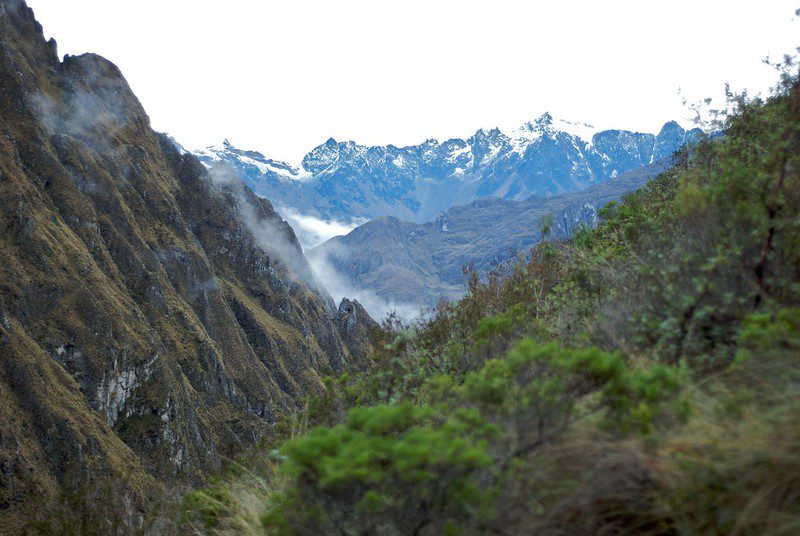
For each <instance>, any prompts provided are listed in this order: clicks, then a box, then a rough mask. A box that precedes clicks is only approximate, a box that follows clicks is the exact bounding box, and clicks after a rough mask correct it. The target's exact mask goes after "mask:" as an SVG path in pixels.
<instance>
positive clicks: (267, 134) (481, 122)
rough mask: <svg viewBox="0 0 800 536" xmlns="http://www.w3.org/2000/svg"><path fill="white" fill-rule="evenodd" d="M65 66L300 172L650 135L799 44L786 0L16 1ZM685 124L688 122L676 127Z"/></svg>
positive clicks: (193, 128) (750, 79)
mask: <svg viewBox="0 0 800 536" xmlns="http://www.w3.org/2000/svg"><path fill="white" fill-rule="evenodd" d="M28 4H29V5H30V6H31V7H32V8H33V9H34V10H35V12H36V15H37V18H38V19H39V21H40V22H41V23H42V25H43V26H44V31H45V34H46V35H47V36H48V37H55V38H56V40H57V41H58V45H59V53H60V54H62V55H63V54H65V53H66V54H80V53H83V52H87V51H91V52H96V53H98V54H101V55H103V56H105V57H107V58H108V59H110V60H111V61H113V62H115V63H116V64H117V65H119V67H120V68H121V69H122V72H123V73H124V74H125V76H126V78H127V79H128V81H129V82H130V84H131V86H132V87H133V90H134V91H135V92H136V94H137V95H138V97H139V98H140V99H141V101H142V102H143V104H144V106H145V108H146V110H147V111H148V113H149V114H150V117H151V119H152V122H153V126H154V127H155V128H157V129H159V130H163V131H167V132H169V133H171V134H173V135H174V136H175V137H176V138H177V139H178V140H179V141H181V142H183V143H184V144H186V145H188V146H190V147H199V146H202V145H207V144H211V143H219V142H220V141H221V140H222V138H224V137H228V138H229V139H230V140H231V142H233V143H234V144H236V145H239V146H241V147H244V148H252V149H258V150H261V151H262V152H264V153H265V154H267V155H268V156H271V157H273V158H281V159H286V160H290V161H299V159H300V158H301V157H302V155H303V154H305V153H306V152H307V151H309V150H310V149H312V148H313V147H314V146H316V145H318V144H320V143H322V142H323V141H325V140H326V139H327V138H328V137H331V136H333V137H334V138H336V139H339V140H345V139H354V140H356V141H358V142H360V143H366V144H388V143H393V144H395V145H406V144H412V143H418V142H420V141H422V140H424V139H425V138H428V137H435V138H438V139H440V140H443V139H446V138H448V137H455V136H459V137H463V136H468V135H469V134H471V133H472V132H474V131H475V130H476V129H478V128H480V127H485V128H491V127H494V126H499V127H500V128H501V129H503V130H506V131H508V130H510V129H512V128H514V127H515V126H517V125H519V124H521V123H522V122H524V121H526V120H528V119H531V118H534V117H536V116H538V115H540V114H541V113H542V112H544V111H548V110H549V111H550V112H551V113H552V114H553V115H555V116H558V117H561V118H563V119H567V120H571V121H576V120H580V121H584V122H589V123H593V124H595V125H598V126H601V127H616V128H627V129H632V130H641V131H650V132H655V131H657V130H658V129H659V127H660V126H661V124H662V123H663V122H664V121H666V120H668V119H677V120H679V121H680V120H681V119H683V118H685V117H688V115H689V114H688V113H687V112H686V110H685V108H683V106H682V104H681V97H680V96H679V95H678V90H679V88H681V89H682V92H683V94H684V95H685V96H686V97H688V98H690V99H700V98H703V97H706V96H717V95H719V94H720V93H721V90H722V87H723V84H724V83H725V82H730V83H731V84H732V85H733V87H734V88H739V89H741V88H749V89H750V90H751V91H759V90H764V89H766V88H768V87H769V86H770V85H771V84H772V83H773V82H774V81H775V79H776V76H775V74H774V72H773V71H772V70H771V69H770V68H768V67H766V66H764V65H762V64H761V60H762V59H763V58H764V57H765V56H766V55H768V54H771V55H774V56H776V57H780V55H782V54H783V53H785V52H789V51H792V50H794V47H796V46H798V45H799V44H800V39H798V36H800V31H798V29H799V27H800V23H798V21H797V20H796V17H795V16H794V10H795V9H796V8H797V7H798V6H800V2H798V0H758V1H743V0H670V1H660V2H655V1H643V0H630V1H628V0H606V1H597V0H586V1H581V0H561V1H547V2H538V1H533V0H530V1H511V0H484V1H477V2H476V1H470V0H453V1H451V0H403V1H399V2H388V1H381V0H365V1H355V0H341V1H336V0H326V1H310V0H283V1H279V2H277V1H256V0H250V1H248V0H226V1H224V2H223V1H211V0H136V1H134V0H128V1H122V0H113V1H112V0H69V1H65V0H28ZM684 124H686V123H684Z"/></svg>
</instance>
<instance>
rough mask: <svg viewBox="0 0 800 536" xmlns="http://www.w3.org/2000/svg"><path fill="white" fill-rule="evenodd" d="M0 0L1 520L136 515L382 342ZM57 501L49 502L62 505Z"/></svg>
mask: <svg viewBox="0 0 800 536" xmlns="http://www.w3.org/2000/svg"><path fill="white" fill-rule="evenodd" d="M224 179H225V177H224V176H223V175H221V174H219V173H217V175H215V176H214V177H212V176H211V175H209V174H208V173H207V172H206V170H205V168H204V167H203V166H202V165H201V164H200V163H199V162H198V161H197V160H196V159H195V158H194V157H193V156H190V155H181V154H179V153H178V151H177V150H176V149H175V148H174V146H173V144H172V143H170V142H169V140H167V139H166V138H165V137H163V136H161V135H158V134H156V133H155V132H154V131H153V130H152V129H151V128H150V125H149V119H148V117H147V115H146V114H145V112H144V110H143V109H142V107H141V104H140V103H139V102H138V100H137V99H136V97H135V96H134V95H133V94H132V93H131V91H130V88H129V87H128V84H127V83H126V81H125V79H124V78H123V77H122V75H121V74H120V72H119V70H118V69H117V68H116V67H115V66H114V65H113V64H111V63H110V62H108V61H106V60H104V59H103V58H100V57H98V56H95V55H91V54H86V55H83V56H79V57H67V58H65V59H64V61H63V62H62V61H59V59H58V57H57V55H56V46H55V42H53V41H50V42H46V41H45V39H44V37H43V35H42V29H41V27H40V26H39V24H38V23H37V22H36V21H35V19H34V17H33V13H32V11H31V10H30V9H29V8H28V7H27V6H26V5H25V3H24V2H23V1H22V0H6V1H3V2H2V3H0V199H1V200H2V211H0V417H2V418H1V419H0V527H2V528H0V532H5V531H9V532H16V531H18V530H21V529H22V527H25V526H27V527H28V528H30V527H31V526H34V525H36V524H37V523H39V528H41V529H42V530H46V529H47V526H48V523H54V525H51V526H50V529H51V530H63V531H65V532H76V531H96V532H99V533H108V532H109V531H112V530H114V529H115V528H119V529H120V530H122V529H124V528H126V527H127V528H130V527H135V526H138V525H139V524H140V523H141V521H142V519H143V518H144V517H145V515H146V514H147V512H148V509H149V508H150V507H151V506H152V505H151V504H150V503H151V502H152V499H153V497H155V496H157V493H156V491H157V490H158V488H160V487H161V485H162V484H163V483H165V482H176V481H178V482H179V481H186V480H188V481H196V480H197V479H198V478H200V477H201V476H202V475H204V474H205V473H207V472H208V471H211V470H216V469H217V468H219V466H220V464H221V462H222V460H223V458H224V457H225V456H230V455H232V454H234V453H236V452H238V451H239V450H241V449H242V448H244V447H245V446H247V445H250V444H253V443H255V442H256V441H258V440H259V439H260V438H261V437H264V436H265V435H269V434H271V433H272V428H273V426H274V423H275V422H276V420H278V417H279V416H280V415H281V413H283V412H288V411H291V410H292V409H293V408H294V407H295V406H296V404H297V403H298V402H299V401H300V399H301V398H302V397H304V396H306V395H307V394H309V393H311V392H314V391H318V390H319V389H320V388H321V387H322V380H321V376H322V375H321V371H326V372H329V371H331V370H347V369H349V368H350V367H351V366H352V365H353V364H354V363H359V362H362V361H363V360H364V358H365V356H366V354H367V353H368V352H369V341H368V340H367V337H366V334H367V332H368V331H369V329H370V326H371V325H372V321H371V320H370V319H369V317H368V316H367V315H366V314H365V313H364V311H363V309H361V308H360V306H359V305H358V304H356V303H353V302H346V303H343V304H342V307H341V308H340V309H337V308H336V307H335V306H334V304H333V303H332V302H331V300H330V298H328V297H327V296H326V295H324V294H322V293H320V291H318V290H317V287H316V284H315V282H314V281H313V277H311V276H310V270H309V268H308V265H307V263H306V262H305V259H304V258H303V256H302V253H301V250H300V247H299V245H298V244H297V241H296V239H295V237H294V233H293V232H292V231H291V229H290V228H289V226H288V225H287V224H286V223H285V222H283V221H282V220H281V219H280V217H279V216H278V215H277V214H276V213H275V211H274V210H273V208H272V206H271V205H270V204H269V202H266V201H263V200H261V199H259V198H257V197H256V196H255V195H253V194H252V193H250V191H249V190H248V189H246V188H243V187H241V185H239V184H238V183H236V182H231V181H226V180H224ZM58 510H60V511H61V512H60V514H57V516H60V517H53V511H58Z"/></svg>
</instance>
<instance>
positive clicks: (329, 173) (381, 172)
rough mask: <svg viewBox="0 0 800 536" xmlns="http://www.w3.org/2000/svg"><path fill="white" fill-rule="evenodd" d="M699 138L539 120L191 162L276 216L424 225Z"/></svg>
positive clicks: (612, 171)
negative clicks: (219, 171) (214, 171)
mask: <svg viewBox="0 0 800 536" xmlns="http://www.w3.org/2000/svg"><path fill="white" fill-rule="evenodd" d="M701 134H702V132H701V131H700V130H699V129H692V130H688V131H687V130H684V129H683V128H682V127H681V126H680V125H679V124H678V123H676V122H674V121H670V122H667V123H665V124H664V126H663V127H662V128H661V130H660V132H659V133H658V134H646V133H640V132H631V131H627V130H602V131H597V130H596V129H594V128H593V127H592V126H591V125H586V124H581V123H572V122H568V121H563V120H558V119H555V118H553V117H552V116H551V115H550V114H547V113H545V114H543V115H542V116H540V117H538V118H537V119H535V120H534V121H530V122H527V123H525V124H524V125H523V126H521V127H520V128H518V129H516V130H515V131H513V132H511V133H510V134H508V135H506V134H504V133H503V132H501V131H500V130H498V129H492V130H483V129H481V130H478V131H477V132H475V134H473V135H472V136H470V137H469V138H467V139H458V138H455V139H450V140H447V141H444V142H441V143H440V142H438V141H437V140H434V139H429V140H427V141H425V142H423V143H421V144H419V145H412V146H408V147H396V146H394V145H387V146H371V147H368V146H364V145H359V144H357V143H355V142H353V141H346V142H338V141H336V140H334V139H333V138H331V139H329V140H327V141H326V142H325V143H323V144H322V145H320V146H318V147H316V148H315V149H314V150H312V151H311V152H309V153H308V154H307V155H306V156H305V157H304V158H303V160H302V162H301V164H300V165H298V166H292V165H290V164H287V163H286V162H280V161H276V160H273V159H270V158H267V157H266V156H264V155H263V154H261V153H259V152H256V151H246V150H242V149H238V148H236V147H234V146H233V145H231V144H230V143H229V142H228V141H227V140H226V141H225V142H224V143H223V144H222V146H219V147H207V148H205V149H201V150H198V151H195V154H196V156H197V157H198V158H199V159H200V161H201V162H203V163H204V164H205V165H206V166H208V167H211V166H212V165H214V164H216V163H219V162H225V163H227V164H230V165H231V166H233V167H234V168H235V169H236V170H238V171H239V173H240V174H241V175H242V177H243V178H244V180H245V182H247V184H248V185H249V186H250V187H251V188H252V189H253V190H254V191H255V192H256V193H257V194H258V195H260V196H263V197H266V198H268V199H270V200H271V201H272V202H273V203H274V204H275V205H276V206H277V207H278V209H279V211H280V210H281V209H285V210H286V211H287V212H289V213H292V212H294V213H300V214H304V215H312V216H315V217H318V218H323V219H330V220H336V221H342V222H351V221H358V222H361V221H364V220H370V219H374V218H379V217H383V216H390V217H396V218H399V219H401V220H404V221H409V222H415V223H424V222H427V221H431V220H434V219H435V218H436V217H437V216H438V215H439V214H441V213H442V212H443V211H445V210H447V209H448V208H450V207H453V206H456V205H463V204H466V203H470V202H472V201H474V200H476V199H480V198H484V197H497V198H500V199H505V200H510V201H522V200H525V199H528V198H530V197H532V196H536V197H546V196H552V195H558V194H563V193H568V192H573V191H577V190H581V189H584V188H586V187H589V186H591V185H594V184H599V183H601V182H604V181H606V180H610V179H613V178H615V177H617V176H619V175H621V174H623V173H626V172H628V171H631V170H633V169H636V168H640V167H642V166H646V165H649V164H652V163H654V162H658V161H660V160H663V159H665V158H667V157H669V156H670V155H672V154H673V153H674V152H675V150H677V149H678V148H679V147H681V146H682V145H684V144H686V143H687V142H691V141H693V140H695V139H697V138H698V137H699V136H700V135H701ZM311 245H315V244H311Z"/></svg>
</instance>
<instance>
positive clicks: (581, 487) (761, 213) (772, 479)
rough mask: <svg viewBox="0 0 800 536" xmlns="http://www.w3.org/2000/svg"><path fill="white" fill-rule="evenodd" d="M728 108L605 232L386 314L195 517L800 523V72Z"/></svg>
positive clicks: (429, 529) (713, 530) (429, 526)
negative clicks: (706, 136) (277, 437)
mask: <svg viewBox="0 0 800 536" xmlns="http://www.w3.org/2000/svg"><path fill="white" fill-rule="evenodd" d="M724 126H725V129H726V136H725V137H724V138H720V139H716V140H713V141H705V142H701V143H700V145H699V146H698V147H697V148H696V149H694V150H693V151H692V152H691V154H687V155H685V157H684V158H682V159H681V160H680V161H679V164H678V165H676V166H675V167H674V168H672V169H671V170H669V171H667V172H665V173H664V174H662V175H661V176H660V177H658V178H657V179H655V180H653V181H651V182H650V183H648V184H647V185H646V186H645V187H643V188H641V189H640V190H638V191H636V192H633V193H631V194H629V195H627V196H625V197H624V198H623V200H622V201H621V202H620V203H612V204H610V205H609V206H607V207H606V208H605V209H604V210H603V211H602V213H601V215H602V216H603V222H602V223H601V224H600V225H599V226H598V227H597V228H596V229H594V230H584V231H582V232H579V233H577V234H576V235H575V236H574V237H573V239H572V240H571V241H569V242H566V243H544V244H542V245H540V246H538V247H536V248H535V249H534V250H533V252H532V254H531V257H530V259H529V260H526V261H525V262H518V263H515V264H513V265H510V266H508V267H506V268H505V269H503V270H498V271H497V273H495V274H494V275H493V276H492V277H490V278H489V280H488V281H485V282H481V281H480V280H479V279H478V278H477V277H473V278H472V280H471V284H470V290H469V293H468V294H467V296H466V297H464V298H463V299H462V300H461V301H460V302H458V303H456V304H452V305H443V306H441V307H440V309H439V310H438V311H437V313H436V315H435V316H434V317H433V318H432V319H430V320H429V321H428V322H426V323H424V324H423V325H420V326H411V327H409V326H403V325H401V324H399V323H398V322H392V321H389V322H387V323H386V325H385V328H386V329H385V333H384V337H385V340H384V343H385V345H384V346H383V349H382V350H381V352H379V354H378V355H377V356H376V365H375V367H374V368H373V370H371V371H370V372H366V373H363V374H357V375H349V376H341V377H338V378H336V379H334V380H331V381H330V386H329V389H328V391H327V393H326V395H325V396H323V397H321V398H315V399H313V400H312V401H311V402H310V404H309V406H308V408H307V411H305V412H304V413H301V414H299V415H298V416H297V417H296V418H295V419H294V420H293V421H291V422H290V423H289V424H291V426H287V427H286V430H287V435H289V436H290V437H289V438H288V439H287V440H286V441H285V442H284V443H282V444H277V445H274V448H272V450H269V449H267V450H266V451H265V452H264V454H263V456H261V457H258V458H257V459H256V460H255V461H252V462H251V463H252V466H249V465H247V464H245V465H244V467H245V468H249V469H250V470H249V471H244V470H243V471H239V472H236V473H234V474H232V475H230V476H229V477H228V478H226V479H223V480H221V481H220V482H219V483H218V484H217V485H215V486H212V487H210V488H207V489H205V490H203V491H201V492H198V493H196V494H194V495H192V496H191V497H190V499H189V501H188V502H187V505H186V506H187V515H186V520H185V525H184V526H185V527H187V529H190V530H191V529H201V530H202V529H203V528H204V527H205V529H206V530H210V531H214V530H215V531H218V532H220V533H240V532H248V533H259V532H261V531H264V530H267V531H268V532H269V533H277V534H329V533H338V534H387V535H389V534H474V533H491V534H663V535H666V534H670V535H672V534H796V533H797V532H798V531H800V464H798V460H800V456H798V454H800V426H798V423H800V419H798V417H800V213H799V211H800V86H798V80H797V78H796V77H791V76H785V77H784V79H783V80H782V86H781V89H780V90H779V91H778V93H777V94H776V95H775V96H774V97H772V98H770V99H769V100H768V101H766V102H762V101H760V100H755V101H749V102H748V101H745V100H743V99H740V100H739V101H738V109H737V111H736V112H735V113H734V114H732V115H731V116H730V117H729V118H728V119H727V122H726V124H725V125H724ZM253 467H256V469H254V468H253Z"/></svg>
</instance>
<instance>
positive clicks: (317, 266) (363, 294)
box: [308, 251, 424, 321]
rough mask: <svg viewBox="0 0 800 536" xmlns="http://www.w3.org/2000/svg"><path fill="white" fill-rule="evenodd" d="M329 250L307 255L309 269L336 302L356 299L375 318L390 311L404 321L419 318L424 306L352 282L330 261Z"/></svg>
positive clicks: (382, 316) (381, 316) (383, 315)
mask: <svg viewBox="0 0 800 536" xmlns="http://www.w3.org/2000/svg"><path fill="white" fill-rule="evenodd" d="M329 255H330V253H329V252H320V251H317V252H314V253H312V254H310V255H309V256H308V262H309V264H310V265H311V269H312V270H313V271H314V274H315V275H316V276H317V278H318V279H319V281H321V282H322V284H323V285H325V288H326V289H327V291H328V292H329V293H330V294H331V296H333V298H334V300H336V301H337V302H338V301H340V300H341V299H342V298H344V297H347V298H350V299H355V300H357V301H358V302H359V303H360V304H361V305H363V306H364V309H366V310H367V312H368V313H369V314H370V316H372V318H374V319H376V320H382V319H384V318H386V317H387V316H388V315H389V314H390V313H395V314H397V316H399V317H400V318H402V319H403V320H406V321H411V320H414V319H417V318H420V317H421V316H423V314H424V306H423V305H422V304H415V303H398V302H394V301H391V300H387V299H386V298H384V297H382V296H379V295H378V294H377V293H375V292H374V291H372V290H369V289H365V288H362V287H360V286H358V285H356V284H354V283H353V282H352V281H350V279H349V278H348V277H347V276H346V275H344V274H342V273H341V272H340V271H339V270H337V269H336V267H335V266H334V265H333V263H332V262H331V261H330V258H329Z"/></svg>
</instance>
